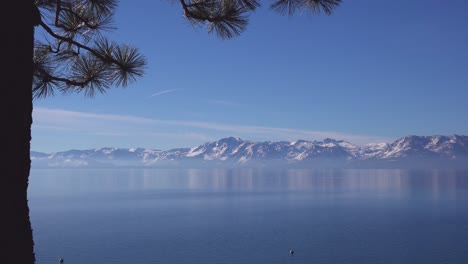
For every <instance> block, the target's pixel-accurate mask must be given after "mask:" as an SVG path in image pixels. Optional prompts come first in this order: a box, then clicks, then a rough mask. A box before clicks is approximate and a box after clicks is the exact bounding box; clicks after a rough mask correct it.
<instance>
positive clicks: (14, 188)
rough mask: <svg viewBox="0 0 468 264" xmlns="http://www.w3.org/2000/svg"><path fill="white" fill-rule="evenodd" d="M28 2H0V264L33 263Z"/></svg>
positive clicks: (30, 19)
mask: <svg viewBox="0 0 468 264" xmlns="http://www.w3.org/2000/svg"><path fill="white" fill-rule="evenodd" d="M33 3H34V1H33V0H11V1H3V2H2V10H3V14H2V15H1V16H0V19H1V36H2V40H1V42H2V46H4V47H3V48H2V56H1V63H2V70H1V75H2V76H1V78H0V81H1V82H0V89H1V92H0V94H1V98H2V99H1V101H2V102H1V103H0V104H1V112H2V115H6V116H5V117H4V118H2V119H1V120H2V125H1V130H2V139H3V142H1V144H0V146H1V148H2V152H3V153H4V154H5V157H4V158H2V159H1V162H2V167H1V170H0V175H1V176H0V192H1V203H2V205H1V207H0V210H1V211H0V212H1V216H0V219H1V223H0V239H1V242H2V244H1V245H0V246H1V248H0V262H1V263H5V264H6V263H34V261H35V258H34V242H33V237H32V229H31V223H30V221H29V207H28V200H27V188H28V178H29V170H30V167H31V160H30V140H31V124H32V89H31V88H32V58H33V49H34V25H33V14H34V13H33Z"/></svg>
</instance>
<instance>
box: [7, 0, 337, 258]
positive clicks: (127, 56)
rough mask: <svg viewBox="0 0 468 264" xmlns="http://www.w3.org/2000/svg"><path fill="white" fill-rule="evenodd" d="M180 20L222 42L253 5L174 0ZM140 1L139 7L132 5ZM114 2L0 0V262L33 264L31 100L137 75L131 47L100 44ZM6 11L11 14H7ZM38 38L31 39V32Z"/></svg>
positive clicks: (140, 61)
mask: <svg viewBox="0 0 468 264" xmlns="http://www.w3.org/2000/svg"><path fill="white" fill-rule="evenodd" d="M179 1H180V4H181V5H182V10H183V11H184V16H185V18H186V19H188V20H189V21H191V22H192V23H193V24H194V25H205V26H207V29H208V32H210V33H216V34H217V35H218V36H219V37H220V38H223V39H228V38H232V37H235V36H237V35H239V34H241V33H242V32H243V31H244V30H245V29H246V26H247V24H248V18H249V15H250V14H251V12H253V11H254V10H255V9H256V8H257V7H259V6H260V3H259V2H258V1H257V0H179ZM340 3H341V0H277V1H276V2H273V4H272V5H271V6H270V7H271V8H272V9H273V10H275V11H277V12H279V13H281V14H289V15H291V14H293V13H294V12H295V11H296V10H298V9H302V10H308V11H310V12H311V13H313V14H319V13H321V12H324V13H326V14H331V12H332V10H333V9H334V8H335V7H337V6H338V5H339V4H340ZM139 4H140V3H139ZM116 6H117V1H116V0H11V1H4V2H3V3H2V10H3V11H4V14H2V16H0V19H1V25H2V30H1V33H2V38H3V39H2V45H4V46H5V47H4V48H3V49H2V51H3V54H2V59H3V61H2V64H3V65H6V66H7V68H6V69H5V70H2V71H0V73H1V75H2V76H1V80H2V90H3V91H2V98H3V104H1V105H2V111H1V113H2V114H3V115H4V118H3V120H6V124H3V126H2V127H3V129H2V131H3V133H2V134H3V136H4V138H5V140H4V143H5V145H4V149H3V151H4V153H7V154H8V156H7V157H5V158H4V159H3V160H2V164H3V166H2V171H1V173H2V176H1V178H0V179H1V182H0V187H1V191H0V193H1V195H2V196H1V198H2V199H0V200H1V201H2V202H3V203H5V204H4V205H2V206H1V219H2V221H1V226H0V231H1V233H0V237H1V238H0V239H1V240H0V241H1V244H0V247H1V249H2V250H1V251H0V252H1V254H0V262H1V263H34V261H35V258H34V253H33V245H34V243H33V238H32V229H31V224H30V220H29V208H28V203H27V188H28V178H29V171H30V167H31V166H30V165H31V160H30V140H31V124H32V109H33V106H32V102H33V97H45V96H48V95H53V94H54V93H55V92H61V93H65V94H67V93H73V92H76V93H81V92H82V93H83V94H85V95H86V96H93V95H95V93H96V92H100V93H103V92H105V91H106V90H107V89H108V88H112V87H115V86H126V85H127V84H129V83H130V82H132V81H135V80H136V79H137V78H138V77H140V76H142V75H143V69H144V67H145V65H146V61H145V59H144V57H143V56H142V55H140V54H139V53H138V50H137V49H136V48H133V47H130V46H127V45H120V44H117V43H114V42H112V41H109V40H107V39H106V38H105V37H104V36H103V34H102V33H103V32H104V31H106V30H109V29H112V26H111V22H112V18H113V15H114V11H115V8H116ZM8 13H10V15H8ZM35 28H36V30H37V31H38V32H42V33H43V34H44V35H45V37H41V38H38V39H36V41H35V42H34V29H35Z"/></svg>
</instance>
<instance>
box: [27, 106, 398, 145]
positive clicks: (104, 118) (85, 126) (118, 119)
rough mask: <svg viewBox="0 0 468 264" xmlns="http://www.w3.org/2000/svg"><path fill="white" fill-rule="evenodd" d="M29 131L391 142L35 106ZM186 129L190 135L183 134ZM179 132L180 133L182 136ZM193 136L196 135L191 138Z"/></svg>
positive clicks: (358, 137) (343, 135)
mask: <svg viewBox="0 0 468 264" xmlns="http://www.w3.org/2000/svg"><path fill="white" fill-rule="evenodd" d="M33 117H34V123H33V129H35V128H39V129H40V130H45V129H47V127H51V128H52V127H53V128H54V129H55V130H57V129H59V127H63V128H64V129H65V128H66V129H68V130H69V129H75V131H76V132H84V131H85V130H86V131H88V132H96V131H99V132H100V133H102V134H104V133H116V131H119V133H127V134H130V135H133V136H137V135H140V136H141V135H148V136H151V135H153V136H160V137H163V138H168V137H170V135H172V136H174V135H175V134H177V135H179V136H182V137H183V136H184V135H185V136H188V137H189V138H191V139H193V140H196V139H198V140H203V139H209V138H216V136H239V137H243V138H244V139H253V138H255V139H258V140H261V141H263V140H275V141H276V140H289V141H293V140H298V139H304V140H323V139H324V138H333V139H341V140H346V141H349V142H350V143H353V144H358V145H363V144H368V143H381V142H390V141H392V140H393V139H389V138H384V137H378V136H367V135H354V134H348V133H339V132H333V131H314V130H303V129H293V128H282V127H265V126H247V125H230V124H219V123H213V122H199V121H184V120H162V119H151V118H144V117H138V116H129V115H114V114H96V113H87V112H76V111H68V110H63V109H50V108H43V107H37V108H35V109H34V112H33ZM187 130H189V131H190V132H191V133H192V134H187V133H186V132H187ZM181 131H184V132H183V133H182V132H181ZM194 135H196V136H194Z"/></svg>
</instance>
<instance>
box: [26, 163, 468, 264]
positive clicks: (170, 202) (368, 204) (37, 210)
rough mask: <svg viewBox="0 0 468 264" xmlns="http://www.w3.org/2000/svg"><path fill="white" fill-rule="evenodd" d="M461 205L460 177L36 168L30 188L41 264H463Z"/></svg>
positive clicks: (465, 236) (463, 181)
mask: <svg viewBox="0 0 468 264" xmlns="http://www.w3.org/2000/svg"><path fill="white" fill-rule="evenodd" d="M467 205H468V172H466V171H437V170H425V171H424V170H420V171H407V170H299V169H297V170H278V171H269V170H264V169H263V170H262V169H234V170H229V169H213V170H177V169H173V170H169V169H167V170H163V169H33V170H32V171H31V178H30V185H29V206H30V210H31V222H32V227H33V232H34V242H35V253H36V259H37V263H38V264H45V263H56V262H58V259H59V257H63V258H64V259H65V263H100V264H104V263H260V264H262V263H265V264H266V263H268V264H270V263H347V264H349V263H356V264H357V263H359V264H366V263H369V264H370V263H373V264H375V263H382V264H387V263H408V264H409V263H425V264H430V263H468V251H467V250H466V245H467V243H468V206H467ZM290 249H294V251H295V254H294V255H293V256H289V254H288V252H289V250H290Z"/></svg>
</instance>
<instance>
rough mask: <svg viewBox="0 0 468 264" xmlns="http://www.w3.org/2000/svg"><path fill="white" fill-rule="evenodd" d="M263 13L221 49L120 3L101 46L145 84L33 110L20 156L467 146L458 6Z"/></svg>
mask: <svg viewBox="0 0 468 264" xmlns="http://www.w3.org/2000/svg"><path fill="white" fill-rule="evenodd" d="M269 3H270V2H268V1H265V2H263V6H262V7H261V8H259V9H258V10H257V11H256V12H255V13H253V14H252V16H251V20H250V23H249V26H248V29H247V31H246V32H244V33H243V34H242V35H241V36H240V37H237V38H235V39H231V40H220V39H218V38H217V37H216V36H215V35H212V34H208V33H207V32H206V30H205V28H194V27H192V26H191V25H190V23H189V22H187V21H186V20H184V18H183V17H182V9H181V7H180V5H178V4H177V2H174V3H172V2H171V1H152V0H151V1H150V0H145V1H143V0H139V1H129V0H122V1H121V2H120V5H119V7H118V9H117V14H116V17H115V26H116V27H117V30H115V31H114V32H112V33H110V34H108V36H109V37H110V38H111V39H113V40H116V41H118V42H121V43H127V44H131V45H134V46H137V47H139V48H140V50H141V52H142V53H143V54H144V55H145V56H146V58H147V59H148V67H147V69H146V75H145V76H144V77H143V78H141V79H140V80H139V81H138V82H136V83H134V84H132V85H131V86H129V87H127V88H126V89H122V88H117V89H111V90H109V92H108V93H107V94H104V95H97V96H96V97H94V98H92V99H90V98H86V97H84V96H83V95H82V94H79V95H60V94H58V95H56V96H55V97H50V98H46V99H40V100H35V102H34V107H35V110H34V114H33V117H34V124H33V132H32V134H33V139H32V147H31V148H32V150H36V151H43V152H53V151H61V150H68V149H88V148H97V147H104V146H112V147H145V148H153V149H169V148H174V147H192V146H196V145H199V144H202V143H204V142H207V141H212V140H217V139H219V138H222V137H227V136H236V137H240V138H242V139H247V140H254V141H266V140H271V141H277V140H297V139H307V140H322V139H324V138H327V137H330V138H335V139H344V140H347V141H349V142H351V143H356V144H366V143H371V142H390V141H392V140H394V139H396V138H399V137H402V136H406V135H413V134H415V135H434V134H445V135H448V134H464V135H466V134H468V103H467V101H468V15H467V11H468V1H466V0H450V1H440V0H437V1H436V0H411V1H409V0H394V1H383V0H344V2H343V4H342V5H341V6H340V7H339V8H338V9H336V10H335V12H334V14H333V15H332V16H325V15H321V16H310V15H308V14H306V13H304V14H301V13H298V14H296V15H294V16H292V17H288V16H281V15H279V14H276V13H274V12H272V11H270V10H269V8H268V5H269Z"/></svg>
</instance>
